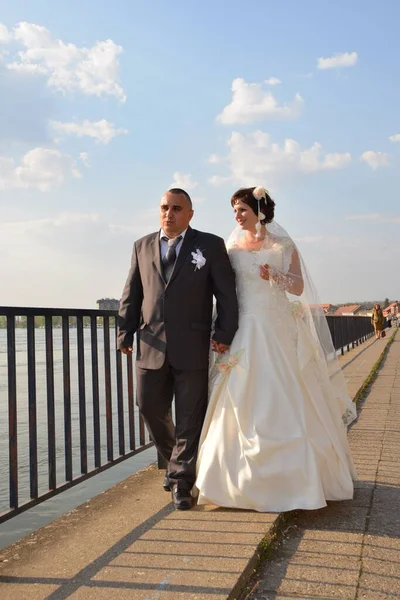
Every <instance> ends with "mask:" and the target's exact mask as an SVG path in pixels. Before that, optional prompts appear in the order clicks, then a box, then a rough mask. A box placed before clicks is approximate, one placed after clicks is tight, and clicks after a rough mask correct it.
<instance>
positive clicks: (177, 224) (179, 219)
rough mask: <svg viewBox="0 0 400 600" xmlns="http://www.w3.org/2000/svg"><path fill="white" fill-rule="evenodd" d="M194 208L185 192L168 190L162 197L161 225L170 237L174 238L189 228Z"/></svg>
mask: <svg viewBox="0 0 400 600" xmlns="http://www.w3.org/2000/svg"><path fill="white" fill-rule="evenodd" d="M192 217H193V209H192V207H191V206H190V203H189V202H188V200H187V198H186V197H185V196H183V194H171V193H170V192H167V193H166V194H165V195H164V196H163V197H162V198H161V204H160V225H161V228H162V230H163V231H164V232H165V233H166V234H167V236H168V237H169V238H174V237H176V236H177V235H179V234H180V233H182V231H185V229H187V228H188V225H189V223H190V221H191V219H192Z"/></svg>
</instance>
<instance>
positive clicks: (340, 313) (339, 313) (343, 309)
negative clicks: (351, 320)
mask: <svg viewBox="0 0 400 600" xmlns="http://www.w3.org/2000/svg"><path fill="white" fill-rule="evenodd" d="M360 310H361V304H349V305H348V306H339V308H338V309H337V310H336V311H335V313H334V315H335V317H353V316H354V315H358V313H359V311H360Z"/></svg>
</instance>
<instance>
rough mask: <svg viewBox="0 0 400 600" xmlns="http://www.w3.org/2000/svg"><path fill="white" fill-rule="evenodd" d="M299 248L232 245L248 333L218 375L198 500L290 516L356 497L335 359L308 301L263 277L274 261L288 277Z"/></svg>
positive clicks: (242, 326) (240, 334)
mask: <svg viewBox="0 0 400 600" xmlns="http://www.w3.org/2000/svg"><path fill="white" fill-rule="evenodd" d="M292 252H293V245H292V246H291V247H290V244H289V248H288V247H287V244H275V245H274V246H273V247H271V248H269V249H265V248H262V249H261V250H259V251H256V252H250V251H247V250H244V249H242V248H239V247H233V248H231V249H229V255H230V259H231V262H232V265H233V267H234V270H235V273H236V280H237V292H238V300H239V329H238V331H237V333H236V336H235V338H234V340H233V343H232V345H231V348H230V350H229V353H228V354H227V355H222V358H219V359H218V360H217V362H216V364H215V365H214V367H213V368H212V372H211V377H210V385H211V387H210V399H209V406H208V410H207V415H206V418H205V422H204V426H203V431H202V435H201V439H200V445H199V455H198V462H197V472H198V475H197V481H196V486H195V488H194V494H198V504H215V505H218V506H223V507H232V508H243V509H253V510H256V511H261V512H281V511H289V510H293V509H318V508H321V507H324V506H326V500H346V499H351V498H352V497H353V479H354V478H356V472H355V469H354V466H353V463H352V459H351V455H350V450H349V446H348V442H347V427H346V425H345V424H344V422H343V419H342V417H343V412H344V409H343V407H342V406H341V404H340V402H337V401H336V399H335V397H334V388H333V386H332V384H331V380H330V377H329V375H328V370H327V368H326V362H324V361H321V358H320V356H319V355H318V348H317V346H318V344H317V343H316V342H315V340H314V339H313V337H312V335H310V333H309V331H308V330H307V328H306V327H305V326H304V314H303V316H302V311H301V310H299V307H300V308H301V303H300V302H299V301H296V302H290V299H289V296H288V295H287V293H286V292H285V291H284V290H282V289H280V287H279V285H276V284H275V283H274V282H272V281H265V280H263V279H262V278H261V277H260V270H259V266H260V264H265V263H267V264H269V265H270V266H272V267H274V268H275V269H277V271H279V272H280V273H287V272H288V269H289V265H290V261H291V256H292ZM348 410H350V411H352V409H348ZM353 418H354V417H353Z"/></svg>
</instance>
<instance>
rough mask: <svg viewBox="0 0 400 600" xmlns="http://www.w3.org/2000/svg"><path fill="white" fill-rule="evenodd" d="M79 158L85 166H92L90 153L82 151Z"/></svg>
mask: <svg viewBox="0 0 400 600" xmlns="http://www.w3.org/2000/svg"><path fill="white" fill-rule="evenodd" d="M79 160H81V161H82V163H83V164H84V165H85V167H90V161H89V154H88V153H87V152H81V153H80V154H79Z"/></svg>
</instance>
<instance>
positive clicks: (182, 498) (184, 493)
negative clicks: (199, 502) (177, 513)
mask: <svg viewBox="0 0 400 600" xmlns="http://www.w3.org/2000/svg"><path fill="white" fill-rule="evenodd" d="M190 489H191V486H190V485H188V484H187V483H186V482H183V481H178V483H173V484H172V485H171V494H172V502H173V503H174V506H175V508H176V509H177V510H189V508H192V506H193V504H194V502H193V497H192V495H191V493H190Z"/></svg>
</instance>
